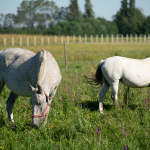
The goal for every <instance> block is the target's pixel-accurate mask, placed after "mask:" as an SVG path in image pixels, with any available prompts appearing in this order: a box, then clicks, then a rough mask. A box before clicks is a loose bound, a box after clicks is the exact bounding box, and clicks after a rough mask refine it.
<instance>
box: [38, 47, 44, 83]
mask: <svg viewBox="0 0 150 150" xmlns="http://www.w3.org/2000/svg"><path fill="white" fill-rule="evenodd" d="M36 55H37V57H38V65H37V64H36V65H37V67H39V69H38V72H37V82H36V86H37V85H40V84H41V83H42V79H43V74H44V70H45V65H46V56H45V52H44V50H41V51H39V52H38V53H37V54H36Z"/></svg>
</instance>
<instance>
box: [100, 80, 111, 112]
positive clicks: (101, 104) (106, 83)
mask: <svg viewBox="0 0 150 150" xmlns="http://www.w3.org/2000/svg"><path fill="white" fill-rule="evenodd" d="M103 83H104V86H103V88H102V90H101V92H100V93H99V111H100V113H103V99H104V97H105V95H106V93H107V91H108V89H109V87H110V85H109V83H108V82H107V81H106V80H105V79H104V78H103Z"/></svg>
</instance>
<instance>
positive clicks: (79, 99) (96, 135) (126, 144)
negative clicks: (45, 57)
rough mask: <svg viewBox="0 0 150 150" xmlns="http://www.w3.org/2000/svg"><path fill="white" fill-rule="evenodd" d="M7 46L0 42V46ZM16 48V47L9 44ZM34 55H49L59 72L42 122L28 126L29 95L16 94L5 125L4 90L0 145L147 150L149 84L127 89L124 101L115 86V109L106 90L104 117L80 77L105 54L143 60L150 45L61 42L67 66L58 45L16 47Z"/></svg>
mask: <svg viewBox="0 0 150 150" xmlns="http://www.w3.org/2000/svg"><path fill="white" fill-rule="evenodd" d="M8 47H12V46H11V45H10V46H7V47H4V46H0V50H3V49H5V48H8ZM15 47H16V46H15ZM22 48H26V49H29V50H31V51H33V52H35V53H37V52H38V51H40V50H41V49H45V50H47V51H49V52H51V53H52V55H53V56H54V58H55V59H56V61H57V62H58V65H59V67H60V70H61V74H62V77H63V78H62V81H61V83H60V85H59V88H58V90H57V93H56V95H55V97H54V99H53V101H52V106H51V110H50V113H49V117H48V122H47V124H46V126H40V128H39V129H35V128H33V127H32V125H31V120H32V118H31V114H32V107H31V104H30V101H29V99H30V98H24V97H19V98H18V99H17V100H16V103H15V106H14V109H13V113H14V120H15V124H10V123H9V121H8V117H7V113H6V100H7V98H8V95H9V92H10V91H9V90H8V88H7V87H6V86H5V88H4V89H3V91H2V93H1V95H0V106H2V111H1V110H0V149H15V150H17V149H36V150H37V149H39V150H40V149H52V150H53V149H56V150H59V149H61V150H66V149H69V150H72V149H75V150H79V149H81V150H84V149H91V150H98V149H100V150H103V149H108V150H110V149H118V150H121V149H132V150H134V149H136V150H138V149H139V150H140V149H141V150H143V149H147V150H148V149H150V142H149V141H150V95H149V94H150V93H149V88H144V89H142V88H138V89H130V92H129V104H128V106H127V105H126V97H127V95H126V87H124V86H123V85H122V84H120V85H119V92H118V103H119V105H120V107H119V108H115V107H114V105H113V101H112V100H111V96H110V95H111V91H110V90H109V92H108V93H107V94H106V96H105V98H104V115H102V114H100V113H99V110H98V102H99V92H97V91H96V90H95V89H93V88H92V87H90V86H89V85H87V84H86V83H85V82H84V81H85V80H84V79H83V77H82V75H83V74H85V75H90V66H91V65H92V66H93V67H94V68H95V69H96V67H97V64H98V62H99V60H101V59H106V58H107V57H111V56H117V55H118V56H123V57H129V58H137V59H144V58H147V57H150V44H87V45H85V44H67V45H66V50H67V61H68V64H67V65H68V69H67V70H66V69H65V64H64V46H63V44H50V45H46V46H45V45H44V46H40V45H39V46H36V47H35V46H29V47H26V46H22Z"/></svg>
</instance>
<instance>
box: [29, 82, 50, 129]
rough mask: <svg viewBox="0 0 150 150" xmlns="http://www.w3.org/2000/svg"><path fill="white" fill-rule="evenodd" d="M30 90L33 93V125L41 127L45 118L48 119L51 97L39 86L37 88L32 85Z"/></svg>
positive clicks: (31, 101)
mask: <svg viewBox="0 0 150 150" xmlns="http://www.w3.org/2000/svg"><path fill="white" fill-rule="evenodd" d="M30 88H31V90H32V92H33V95H32V97H31V100H30V103H31V105H32V124H33V125H34V126H36V127H39V126H40V124H41V122H42V121H43V120H44V118H46V119H47V116H48V113H49V110H50V106H51V105H50V103H49V100H50V99H51V97H49V96H48V95H47V94H46V93H45V91H44V90H43V89H42V87H41V86H40V85H37V87H36V88H34V87H33V86H31V85H30Z"/></svg>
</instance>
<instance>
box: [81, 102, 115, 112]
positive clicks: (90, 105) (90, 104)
mask: <svg viewBox="0 0 150 150" xmlns="http://www.w3.org/2000/svg"><path fill="white" fill-rule="evenodd" d="M103 107H104V109H106V110H107V111H110V110H111V109H112V107H113V105H109V104H107V105H106V104H103ZM82 108H83V109H84V108H87V109H90V111H97V110H99V102H95V101H86V102H82Z"/></svg>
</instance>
